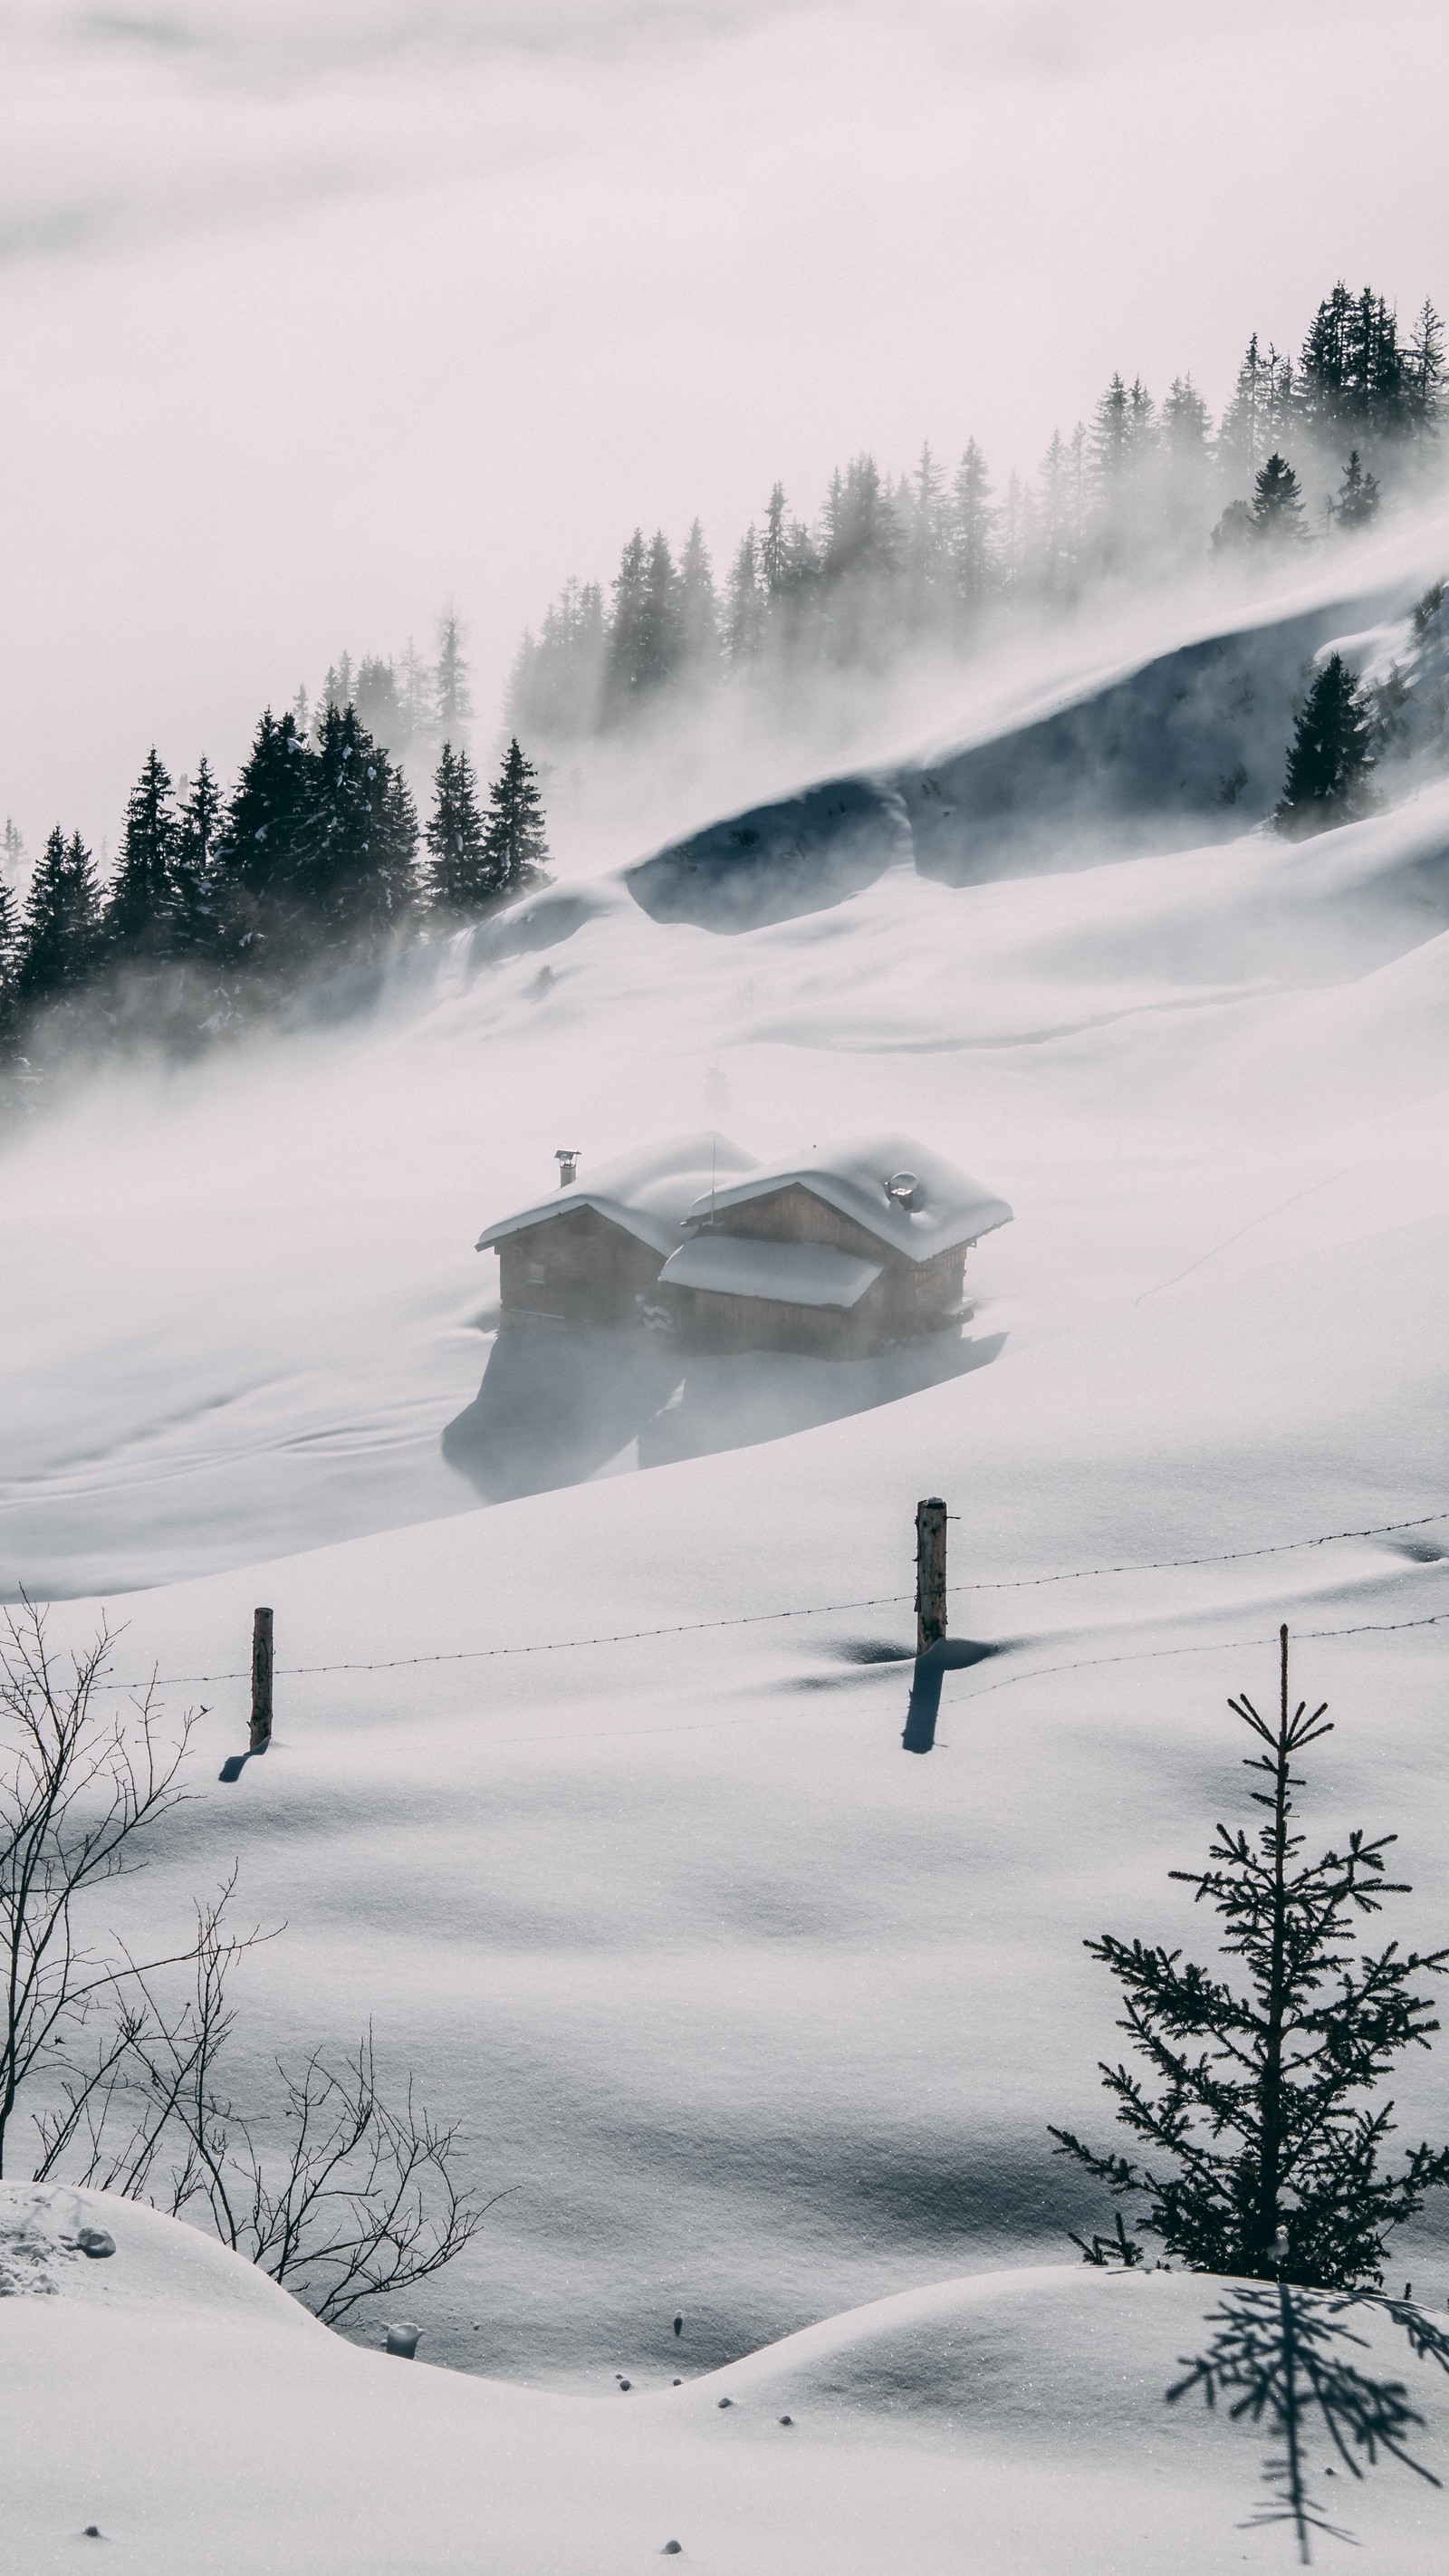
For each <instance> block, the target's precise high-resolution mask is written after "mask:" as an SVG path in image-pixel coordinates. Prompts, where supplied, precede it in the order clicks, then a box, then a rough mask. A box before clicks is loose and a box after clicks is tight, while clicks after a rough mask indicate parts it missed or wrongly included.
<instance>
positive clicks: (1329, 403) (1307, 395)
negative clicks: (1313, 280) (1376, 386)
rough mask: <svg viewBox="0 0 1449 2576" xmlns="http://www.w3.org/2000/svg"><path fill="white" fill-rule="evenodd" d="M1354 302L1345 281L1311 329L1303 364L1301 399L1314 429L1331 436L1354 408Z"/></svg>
mask: <svg viewBox="0 0 1449 2576" xmlns="http://www.w3.org/2000/svg"><path fill="white" fill-rule="evenodd" d="M1356 328H1357V317H1356V314H1355V308H1354V299H1353V297H1352V296H1351V295H1350V293H1349V291H1348V288H1347V287H1346V286H1345V284H1344V282H1343V280H1342V278H1340V279H1339V281H1338V284H1337V285H1336V286H1335V287H1334V289H1333V291H1332V293H1331V294H1330V295H1326V296H1325V297H1324V299H1323V302H1322V303H1321V304H1320V305H1319V308H1318V310H1317V312H1316V313H1315V314H1314V317H1313V320H1312V321H1311V322H1310V324H1309V326H1308V331H1307V335H1306V337H1305V339H1304V342H1303V354H1302V357H1301V359H1300V362H1299V378H1298V381H1299V400H1300V402H1301V405H1302V410H1303V417H1304V419H1305V420H1306V421H1307V422H1308V424H1309V427H1310V428H1312V429H1321V430H1325V431H1327V432H1328V433H1329V434H1330V435H1331V434H1332V433H1333V431H1334V430H1336V429H1337V427H1338V424H1339V422H1340V421H1341V420H1343V419H1344V418H1345V417H1346V416H1347V414H1348V413H1349V412H1350V411H1351V409H1352V408H1353V395H1354V384H1353V378H1354V338H1355V332H1356Z"/></svg>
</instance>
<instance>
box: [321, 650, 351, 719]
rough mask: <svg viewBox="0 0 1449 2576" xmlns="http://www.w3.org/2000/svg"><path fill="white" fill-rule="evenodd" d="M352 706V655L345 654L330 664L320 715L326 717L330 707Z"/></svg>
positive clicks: (324, 684) (323, 690) (323, 689)
mask: <svg viewBox="0 0 1449 2576" xmlns="http://www.w3.org/2000/svg"><path fill="white" fill-rule="evenodd" d="M351 704H352V655H351V654H350V653H343V654H340V655H339V656H338V659H337V660H336V662H329V664H328V666H327V676H326V678H325V679H324V681H323V683H322V704H321V706H320V708H319V709H318V714H319V716H323V715H325V714H326V712H327V709H328V708H329V707H349V706H351Z"/></svg>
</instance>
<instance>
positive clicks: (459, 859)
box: [424, 742, 500, 919]
mask: <svg viewBox="0 0 1449 2576" xmlns="http://www.w3.org/2000/svg"><path fill="white" fill-rule="evenodd" d="M424 837H425V839H426V841H427V848H428V868H427V877H426V888H427V898H428V905H429V908H430V910H431V911H433V912H437V913H443V914H452V915H456V916H457V917H458V918H460V919H466V918H467V917H468V916H470V915H472V914H475V913H479V912H482V911H483V910H484V908H485V907H486V906H487V905H488V904H489V903H491V902H493V901H494V900H495V899H496V897H497V895H498V893H499V891H500V888H499V885H498V882H497V879H496V874H495V870H494V867H493V863H492V861H491V860H490V859H489V857H488V854H487V852H486V850H485V848H484V841H483V821H482V817H481V815H480V814H479V811H478V792H477V780H476V778H475V776H474V773H473V764H472V762H471V761H470V760H469V758H468V755H467V753H466V751H454V749H453V746H452V744H451V743H450V742H445V743H444V745H443V748H442V750H441V752H440V753H439V755H438V766H437V771H436V774H435V776H434V779H433V810H432V813H431V814H430V815H429V817H428V827H427V832H426V834H425V836H424Z"/></svg>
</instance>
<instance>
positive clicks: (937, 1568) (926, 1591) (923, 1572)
mask: <svg viewBox="0 0 1449 2576" xmlns="http://www.w3.org/2000/svg"><path fill="white" fill-rule="evenodd" d="M945 1634H946V1506H945V1504H944V1503H943V1502H942V1500H941V1498H940V1496H939V1494H931V1495H928V1497H927V1498H926V1500H925V1501H924V1502H922V1503H917V1505H916V1652H917V1654H918V1655H924V1654H927V1653H929V1651H930V1649H931V1647H932V1646H939V1644H940V1642H941V1639H942V1638H943V1637H944V1636H945Z"/></svg>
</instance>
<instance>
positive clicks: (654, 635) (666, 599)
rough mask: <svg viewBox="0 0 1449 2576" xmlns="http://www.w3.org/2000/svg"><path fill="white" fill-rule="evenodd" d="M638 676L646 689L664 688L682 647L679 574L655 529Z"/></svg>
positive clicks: (663, 538)
mask: <svg viewBox="0 0 1449 2576" xmlns="http://www.w3.org/2000/svg"><path fill="white" fill-rule="evenodd" d="M640 648H641V649H640V677H641V681H642V686H643V690H644V691H645V692H648V691H652V690H655V689H662V688H664V687H665V686H666V685H667V683H668V682H669V681H670V680H672V679H673V677H674V675H675V673H676V671H677V670H678V668H679V663H680V657H681V653H682V650H683V638H682V624H681V617H680V601H679V575H678V573H677V572H676V571H675V569H674V557H673V556H672V554H671V553H670V551H669V540H668V538H667V537H666V536H665V535H664V532H663V530H662V529H658V530H656V532H655V536H654V541H653V543H652V545H651V546H650V548H649V561H648V565H647V567H646V569H645V574H644V615H643V626H642V633H641V637H640Z"/></svg>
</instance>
